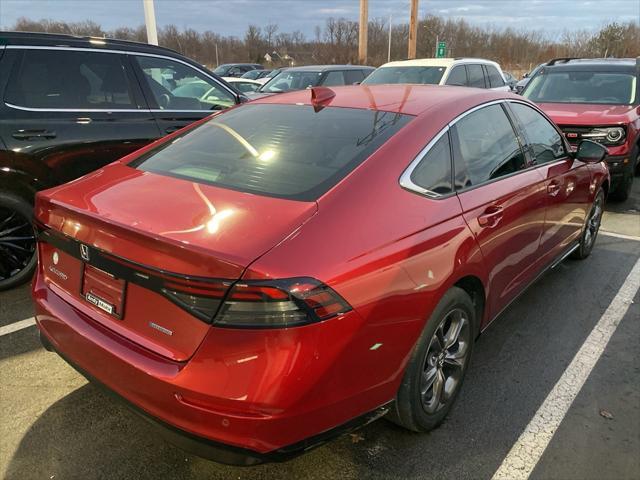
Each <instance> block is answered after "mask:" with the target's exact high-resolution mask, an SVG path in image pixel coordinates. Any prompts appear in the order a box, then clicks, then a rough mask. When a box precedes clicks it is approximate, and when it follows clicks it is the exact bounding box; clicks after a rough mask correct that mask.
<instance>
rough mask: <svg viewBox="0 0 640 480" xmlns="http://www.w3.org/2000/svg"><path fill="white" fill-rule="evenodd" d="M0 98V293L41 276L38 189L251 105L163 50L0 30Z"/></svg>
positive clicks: (192, 64)
mask: <svg viewBox="0 0 640 480" xmlns="http://www.w3.org/2000/svg"><path fill="white" fill-rule="evenodd" d="M0 97H1V100H2V101H0V290H3V289H6V288H9V287H11V286H14V285H18V284H20V283H22V282H24V281H27V280H29V279H30V277H31V274H32V273H33V269H34V268H35V263H36V256H35V253H34V252H35V242H34V230H33V227H32V225H31V217H32V202H33V197H34V194H35V192H36V191H38V190H42V189H44V188H49V187H52V186H55V185H58V184H61V183H64V182H67V181H69V180H72V179H74V178H77V177H80V176H81V175H84V174H86V173H89V172H91V171H92V170H96V169H97V168H100V167H102V166H103V165H105V164H107V163H110V162H112V161H114V160H117V159H118V158H120V157H122V156H124V155H126V154H128V153H130V152H132V151H134V150H136V149H138V148H140V147H142V146H144V145H146V144H147V143H149V142H151V141H153V140H155V139H157V138H159V137H161V136H163V135H165V134H167V133H170V132H173V131H175V130H177V129H179V128H181V127H184V126H185V125H188V124H189V123H191V122H193V121H195V120H198V119H201V118H203V117H205V116H207V115H209V114H211V113H212V111H215V110H220V109H223V108H226V107H229V106H232V105H236V104H238V103H241V102H244V101H246V98H245V97H244V96H243V94H242V93H240V92H239V91H238V90H236V89H235V88H233V87H232V86H230V85H229V84H227V83H226V82H225V81H224V80H221V79H220V78H219V77H218V76H216V75H214V74H213V73H211V72H210V71H208V70H207V69H206V68H204V67H202V66H201V65H199V64H198V63H196V62H194V61H192V60H190V59H188V58H186V57H183V56H182V55H180V54H178V53H176V52H174V51H172V50H168V49H166V48H161V47H157V46H153V45H147V44H141V43H135V42H126V41H119V40H107V39H102V38H85V37H74V36H67V35H52V34H37V33H14V32H0ZM159 208H161V206H159Z"/></svg>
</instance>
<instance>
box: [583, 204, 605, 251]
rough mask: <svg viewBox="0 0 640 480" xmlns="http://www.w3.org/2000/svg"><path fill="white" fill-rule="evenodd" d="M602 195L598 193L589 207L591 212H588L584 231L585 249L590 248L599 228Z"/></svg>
mask: <svg viewBox="0 0 640 480" xmlns="http://www.w3.org/2000/svg"><path fill="white" fill-rule="evenodd" d="M602 201H603V200H602V195H598V196H597V197H596V199H595V201H594V202H593V207H591V213H590V214H589V219H588V220H587V227H586V228H585V231H584V246H585V248H587V249H590V248H591V246H592V244H593V242H594V241H595V239H596V236H597V235H598V230H599V229H600V222H601V221H602V211H603V210H602Z"/></svg>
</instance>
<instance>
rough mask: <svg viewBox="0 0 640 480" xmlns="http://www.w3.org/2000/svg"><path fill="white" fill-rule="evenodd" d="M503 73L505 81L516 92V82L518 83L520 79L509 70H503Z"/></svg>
mask: <svg viewBox="0 0 640 480" xmlns="http://www.w3.org/2000/svg"><path fill="white" fill-rule="evenodd" d="M502 74H503V75H504V81H505V82H506V84H507V85H508V86H509V89H510V90H511V91H512V92H514V91H515V89H516V83H518V79H517V78H516V77H514V76H513V75H511V74H510V73H509V72H505V71H503V72H502Z"/></svg>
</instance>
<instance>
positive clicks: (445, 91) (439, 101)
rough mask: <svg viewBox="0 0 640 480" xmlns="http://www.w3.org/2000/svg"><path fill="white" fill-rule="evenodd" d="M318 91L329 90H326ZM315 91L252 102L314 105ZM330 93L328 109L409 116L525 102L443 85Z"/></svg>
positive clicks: (486, 91)
mask: <svg viewBox="0 0 640 480" xmlns="http://www.w3.org/2000/svg"><path fill="white" fill-rule="evenodd" d="M316 88H320V89H322V90H326V89H328V88H327V87H316ZM313 90H314V88H311V89H306V90H297V91H293V92H286V93H281V94H278V95H271V96H267V97H261V98H258V99H256V100H253V101H252V103H269V104H285V105H295V104H298V105H299V104H305V105H311V104H312V103H311V92H312V91H313ZM330 90H332V91H333V92H334V93H335V96H334V97H333V98H331V99H330V100H329V101H328V102H326V105H327V106H331V107H344V108H360V109H369V110H379V111H386V112H395V113H403V114H408V115H421V114H422V113H425V112H426V111H428V110H432V109H434V108H436V107H437V106H450V107H453V109H454V110H455V109H457V108H463V109H465V110H466V109H468V108H472V107H473V106H475V105H479V104H481V103H485V102H490V101H493V100H501V99H504V98H510V99H514V100H519V101H523V98H522V97H521V96H519V95H515V94H511V93H508V92H501V91H495V90H489V89H484V88H467V87H457V86H441V85H406V84H391V85H352V86H341V87H330ZM524 101H526V100H524ZM527 103H529V102H527ZM465 106H467V107H465ZM462 111H464V110H462Z"/></svg>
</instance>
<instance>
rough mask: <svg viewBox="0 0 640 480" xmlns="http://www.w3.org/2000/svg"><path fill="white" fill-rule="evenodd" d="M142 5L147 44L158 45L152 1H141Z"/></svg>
mask: <svg viewBox="0 0 640 480" xmlns="http://www.w3.org/2000/svg"><path fill="white" fill-rule="evenodd" d="M142 3H143V5H144V23H145V24H146V26H147V43H150V44H152V45H158V30H157V29H156V12H155V9H154V8H153V0H142Z"/></svg>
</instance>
